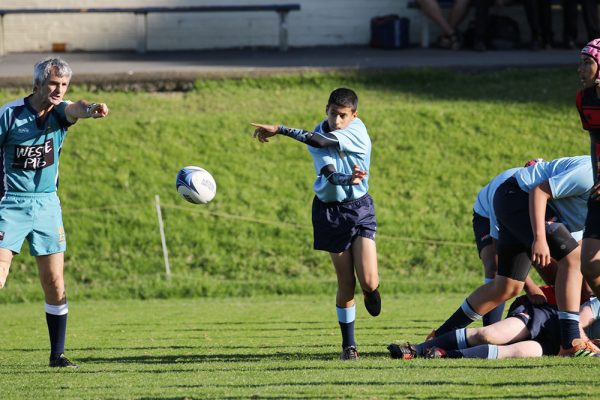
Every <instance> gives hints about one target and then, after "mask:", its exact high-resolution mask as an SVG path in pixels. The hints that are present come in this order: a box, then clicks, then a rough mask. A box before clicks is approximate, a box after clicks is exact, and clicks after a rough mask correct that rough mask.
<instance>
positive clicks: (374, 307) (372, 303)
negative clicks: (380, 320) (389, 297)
mask: <svg viewBox="0 0 600 400" xmlns="http://www.w3.org/2000/svg"><path fill="white" fill-rule="evenodd" d="M363 296H364V299H365V308H366V309H367V311H368V312H369V314H371V315H372V316H374V317H376V316H378V315H379V313H380V312H381V296H380V295H379V290H377V289H375V290H373V291H372V292H370V293H369V292H367V291H365V290H363Z"/></svg>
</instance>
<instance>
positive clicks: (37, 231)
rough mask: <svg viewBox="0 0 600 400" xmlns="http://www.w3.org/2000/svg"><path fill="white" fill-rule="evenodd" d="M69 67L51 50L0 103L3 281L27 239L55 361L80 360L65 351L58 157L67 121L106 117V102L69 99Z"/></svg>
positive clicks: (57, 364)
mask: <svg viewBox="0 0 600 400" xmlns="http://www.w3.org/2000/svg"><path fill="white" fill-rule="evenodd" d="M71 74H72V72H71V68H70V67H69V65H68V64H67V63H66V62H65V61H63V60H62V59H60V58H47V59H45V60H42V61H40V62H39V63H37V64H36V65H35V67H34V70H33V93H32V94H30V95H29V96H27V97H25V98H20V99H17V100H14V101H12V102H10V103H7V104H5V105H4V106H2V107H0V146H1V148H0V149H1V151H2V153H1V155H2V157H1V159H2V172H1V173H0V175H2V180H1V181H2V182H3V186H2V188H0V191H1V192H2V199H1V200H0V288H2V287H3V286H4V284H5V282H6V278H7V276H8V271H9V268H10V264H11V262H12V259H13V255H15V254H18V253H19V252H20V251H21V246H22V245H23V241H24V240H27V241H28V243H29V252H30V254H31V255H32V256H34V257H35V260H36V262H37V265H38V270H39V276H40V282H41V284H42V288H43V290H44V297H45V301H46V305H45V310H46V322H47V325H48V333H49V335H50V362H49V366H50V367H76V365H75V364H73V363H72V362H71V361H69V360H68V359H67V358H66V357H65V356H64V354H63V353H64V347H65V336H66V330H67V314H68V310H69V307H68V303H67V295H66V292H65V283H64V275H63V269H64V252H65V250H66V248H67V241H66V237H65V231H64V228H63V221H62V211H61V206H60V201H59V199H58V196H57V194H56V191H57V188H58V164H59V156H60V155H61V149H62V144H63V141H64V139H65V136H66V135H67V129H68V128H69V127H70V126H71V125H73V124H74V123H75V122H77V120H78V119H81V118H94V119H96V118H104V117H105V116H107V115H108V107H107V106H106V104H103V103H98V104H97V103H89V102H87V101H85V100H80V101H78V102H70V101H66V100H64V98H63V96H64V95H65V93H66V91H67V89H68V87H69V82H70V80H71Z"/></svg>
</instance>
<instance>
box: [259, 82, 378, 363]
mask: <svg viewBox="0 0 600 400" xmlns="http://www.w3.org/2000/svg"><path fill="white" fill-rule="evenodd" d="M357 108H358V97H357V96H356V93H354V91H352V90H350V89H346V88H339V89H336V90H334V91H333V92H332V93H331V94H330V96H329V100H328V102H327V106H326V107H325V112H326V114H327V118H326V119H325V120H323V121H321V122H320V123H319V124H318V125H317V126H316V128H315V130H314V132H310V131H304V130H302V129H294V128H288V127H285V126H283V125H263V124H253V125H254V126H255V127H256V130H255V131H254V137H255V138H257V139H258V140H259V141H260V142H261V143H266V142H268V141H269V140H268V138H270V137H273V136H275V135H283V136H287V137H290V138H292V139H295V140H297V141H299V142H301V143H304V144H306V145H307V149H308V151H309V153H310V155H311V156H312V158H313V162H314V167H315V172H316V175H317V179H316V181H315V183H314V185H313V189H314V191H315V194H316V195H315V197H314V199H313V205H312V222H313V234H314V248H315V250H324V251H327V252H329V255H330V257H331V261H332V262H333V266H334V267H335V272H336V275H337V282H338V288H337V295H336V312H337V317H338V322H339V325H340V329H341V331H342V349H343V350H342V354H341V355H340V358H341V359H342V360H351V359H356V358H358V351H357V350H356V343H355V340H354V321H355V316H356V308H355V304H354V289H355V287H356V280H357V279H358V281H359V283H360V286H361V288H362V291H363V294H364V301H365V306H366V308H367V311H368V312H369V313H370V314H371V315H373V316H377V315H379V313H380V311H381V298H380V296H379V292H378V290H377V287H378V286H379V275H378V272H377V251H376V247H375V231H376V229H377V222H376V219H375V206H374V204H373V199H372V198H371V196H370V195H369V194H368V192H367V191H368V188H369V177H368V171H369V168H370V163H371V139H370V138H369V134H368V133H367V128H366V127H365V125H364V124H363V122H362V121H361V120H360V119H359V118H358V113H357Z"/></svg>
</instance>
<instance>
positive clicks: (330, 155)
mask: <svg viewBox="0 0 600 400" xmlns="http://www.w3.org/2000/svg"><path fill="white" fill-rule="evenodd" d="M326 121H327V120H326V119H325V120H324V121H322V122H321V123H320V124H319V125H317V127H316V128H315V132H317V133H324V132H325V131H324V129H323V124H324V123H325V122H326ZM330 133H331V134H333V135H335V137H336V138H337V139H338V141H339V149H338V148H336V147H324V148H316V147H312V146H307V147H308V151H309V152H310V155H311V156H312V158H313V163H314V166H315V171H316V172H317V179H316V180H315V183H314V185H313V189H314V191H315V193H316V195H317V197H318V198H319V200H321V201H323V202H325V203H331V202H336V201H337V202H344V201H351V200H355V199H358V198H360V197H362V196H364V195H365V194H366V193H367V191H368V189H369V175H367V176H366V177H365V178H364V179H363V180H362V182H361V183H360V184H358V185H349V186H342V185H332V184H331V183H329V181H328V180H327V178H326V177H325V176H323V175H322V174H321V169H322V168H323V167H324V166H326V165H329V164H332V165H333V166H335V169H336V171H337V172H340V173H343V174H347V175H351V174H352V166H354V165H358V166H359V167H360V169H361V170H362V171H367V172H368V171H369V166H370V164H371V139H370V138H369V134H368V133H367V127H366V126H365V124H363V122H362V121H361V120H360V119H359V118H355V119H354V120H353V121H352V122H351V123H350V125H348V127H347V128H346V129H341V130H337V131H331V132H330Z"/></svg>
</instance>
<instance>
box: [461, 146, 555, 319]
mask: <svg viewBox="0 0 600 400" xmlns="http://www.w3.org/2000/svg"><path fill="white" fill-rule="evenodd" d="M538 161H543V160H542V159H541V158H538V159H532V160H529V161H527V163H526V164H525V167H528V166H531V165H534V164H535V163H537V162H538ZM519 170H520V168H510V169H507V170H506V171H503V172H501V173H500V174H498V175H497V176H496V177H494V179H492V180H491V181H490V183H488V184H487V185H485V186H484V187H483V188H482V189H481V190H480V191H479V193H477V198H476V199H475V204H473V232H474V234H475V243H476V245H477V251H478V254H479V258H480V260H481V263H482V264H483V268H484V281H483V283H484V284H487V283H490V282H492V281H493V280H494V278H495V277H496V272H497V270H498V255H497V253H496V243H495V242H496V241H497V240H498V223H497V221H496V213H495V212H494V207H493V201H494V194H495V193H496V190H497V189H498V187H499V186H500V185H501V184H503V183H504V182H505V181H506V180H507V179H508V178H510V177H512V176H513V175H515V174H516V173H517V171H519ZM553 267H555V265H554V264H553V265H552V266H550V267H547V268H544V269H543V270H541V269H540V270H538V273H539V274H540V276H542V278H543V280H544V282H546V283H547V284H549V285H553V284H554V277H555V274H556V271H555V268H553ZM525 292H527V295H528V296H529V298H530V300H531V301H533V302H534V303H541V302H544V301H545V297H544V295H543V293H542V292H541V291H540V290H539V287H538V285H536V284H535V282H534V281H533V280H532V279H531V278H530V277H529V276H528V277H527V278H526V279H525ZM503 312H504V303H502V304H500V305H499V306H498V307H496V308H494V309H493V310H492V311H490V312H488V313H487V314H485V315H484V316H483V325H484V326H487V325H491V324H493V323H495V322H498V321H500V320H501V319H502V314H503Z"/></svg>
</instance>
